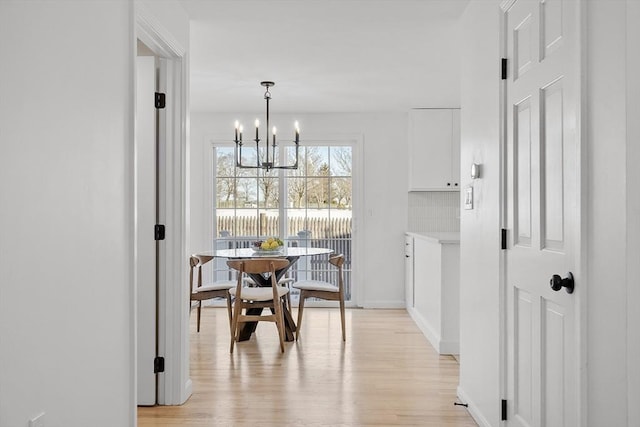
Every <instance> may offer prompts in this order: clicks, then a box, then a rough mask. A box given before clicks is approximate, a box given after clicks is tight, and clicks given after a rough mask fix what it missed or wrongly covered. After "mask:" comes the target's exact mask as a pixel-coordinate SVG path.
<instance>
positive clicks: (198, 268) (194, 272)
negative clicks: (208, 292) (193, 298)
mask: <svg viewBox="0 0 640 427" xmlns="http://www.w3.org/2000/svg"><path fill="white" fill-rule="evenodd" d="M212 259H213V257H212V256H210V255H191V256H190V257H189V265H190V267H191V268H190V269H189V295H191V294H192V293H193V291H194V289H197V288H199V287H200V286H202V266H203V265H205V264H206V263H208V262H209V261H211V260H212Z"/></svg>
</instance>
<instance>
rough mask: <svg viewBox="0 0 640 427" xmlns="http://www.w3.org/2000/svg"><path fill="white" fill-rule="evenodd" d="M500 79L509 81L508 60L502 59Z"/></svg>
mask: <svg viewBox="0 0 640 427" xmlns="http://www.w3.org/2000/svg"><path fill="white" fill-rule="evenodd" d="M500 68H501V72H500V78H501V79H502V80H507V58H501V60H500Z"/></svg>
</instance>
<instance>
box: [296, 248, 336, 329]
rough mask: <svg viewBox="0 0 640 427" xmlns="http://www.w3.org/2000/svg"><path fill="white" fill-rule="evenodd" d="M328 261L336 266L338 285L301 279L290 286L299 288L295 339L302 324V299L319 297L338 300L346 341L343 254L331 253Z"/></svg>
mask: <svg viewBox="0 0 640 427" xmlns="http://www.w3.org/2000/svg"><path fill="white" fill-rule="evenodd" d="M329 262H330V263H331V264H332V265H334V266H335V267H337V268H338V285H337V286H336V285H335V284H333V283H330V282H325V281H322V280H301V281H298V282H294V283H293V285H291V286H292V287H294V288H296V289H298V290H300V299H299V302H298V323H297V326H296V340H297V339H298V337H299V336H300V329H301V326H302V311H303V310H304V300H305V299H307V298H319V299H324V300H329V301H339V302H340V321H341V323H342V341H346V334H345V324H344V278H343V272H342V265H343V264H344V255H343V254H339V255H333V256H331V257H330V258H329Z"/></svg>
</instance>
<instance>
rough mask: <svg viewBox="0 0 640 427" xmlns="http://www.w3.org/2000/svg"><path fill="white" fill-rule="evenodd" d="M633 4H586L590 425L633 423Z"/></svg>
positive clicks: (635, 409)
mask: <svg viewBox="0 0 640 427" xmlns="http://www.w3.org/2000/svg"><path fill="white" fill-rule="evenodd" d="M635 3H636V2H635V1H628V2H625V1H620V2H604V1H597V2H594V1H592V2H587V25H588V32H587V42H588V50H587V59H588V62H587V66H588V73H587V96H588V107H587V119H586V123H587V132H588V156H589V180H588V185H589V196H590V197H589V202H588V204H589V205H588V211H589V223H588V242H589V251H588V264H587V265H588V268H589V270H588V273H589V284H588V301H589V302H588V307H587V312H588V325H587V327H588V331H587V333H588V360H587V362H588V370H587V375H588V387H589V389H588V400H587V403H588V414H587V415H588V422H589V425H590V426H601V425H616V426H618V425H619V426H637V425H639V424H640V417H639V415H638V401H639V400H638V384H639V380H640V378H639V374H638V368H637V364H638V360H639V359H638V342H639V338H638V335H637V333H638V315H637V314H634V312H635V313H637V312H638V304H639V303H640V298H639V294H638V260H639V259H640V255H639V250H638V239H639V238H640V233H639V228H638V183H639V182H640V180H639V179H638V172H637V168H638V161H640V156H639V155H638V148H637V146H638V135H639V133H638V125H637V122H638V116H637V113H638V99H639V95H640V91H639V90H638V85H637V83H635V82H634V80H635V79H637V70H638V53H637V50H638V46H639V45H640V38H639V37H638V32H637V30H636V29H635V28H634V27H635V26H637V21H636V20H635V19H638V17H639V13H638V6H637V5H636V4H635ZM629 12H632V14H630V13H629ZM627 22H628V23H629V27H627ZM627 60H630V61H631V62H629V63H627ZM628 72H631V73H632V74H630V75H627V73H628ZM634 73H636V74H634ZM627 310H629V312H628V311H627ZM628 322H630V323H628ZM634 333H635V334H634ZM628 357H630V358H631V359H628ZM634 399H635V400H634Z"/></svg>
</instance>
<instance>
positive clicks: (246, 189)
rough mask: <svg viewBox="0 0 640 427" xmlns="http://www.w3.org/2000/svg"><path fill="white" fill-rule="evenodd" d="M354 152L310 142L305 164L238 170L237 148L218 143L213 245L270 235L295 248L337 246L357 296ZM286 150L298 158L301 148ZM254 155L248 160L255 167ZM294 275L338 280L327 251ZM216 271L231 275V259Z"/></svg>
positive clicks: (345, 146)
mask: <svg viewBox="0 0 640 427" xmlns="http://www.w3.org/2000/svg"><path fill="white" fill-rule="evenodd" d="M353 152H354V150H353V144H352V143H342V144H340V143H338V144H336V143H334V142H332V143H328V142H326V143H316V144H313V145H309V144H305V145H304V146H301V147H300V159H299V168H298V169H296V170H274V171H269V172H266V171H264V170H262V169H242V168H237V167H236V166H235V161H234V155H235V151H234V148H233V147H232V146H223V145H216V144H214V145H213V165H214V174H213V179H214V181H215V182H214V183H213V184H214V185H213V186H212V188H213V192H214V194H213V196H214V197H213V200H214V206H213V228H214V236H215V237H214V239H213V242H212V246H213V248H214V249H223V248H236V247H248V246H249V245H250V243H251V242H252V241H253V240H258V239H263V238H265V237H269V236H278V237H280V238H282V240H284V241H285V244H287V245H289V246H310V247H327V248H331V249H333V250H334V252H335V253H342V254H344V255H345V264H344V273H345V276H344V277H345V285H346V292H345V294H346V295H345V297H346V299H347V300H350V299H351V295H352V292H351V283H352V280H351V276H352V274H351V271H352V270H351V262H352V257H351V248H352V244H353V227H352V220H353V200H354V198H353V191H352V188H353V176H352V169H353ZM244 154H245V153H244V152H243V155H244ZM280 155H281V156H286V157H288V158H291V157H293V155H294V150H293V148H292V147H281V152H280ZM250 156H251V154H250V153H249V154H248V157H247V159H246V160H247V163H248V164H254V163H255V157H254V158H253V159H251V158H250ZM254 156H255V154H254ZM251 162H253V163H251ZM290 275H291V276H292V277H294V278H295V279H297V280H301V279H313V280H329V281H335V280H336V277H335V269H334V268H333V267H331V266H330V265H329V263H328V262H327V259H326V256H325V257H303V258H301V259H300V260H299V261H298V262H297V263H296V265H295V266H294V267H293V268H292V269H291V270H290ZM215 276H216V277H215V279H216V280H221V279H226V278H228V277H229V271H228V269H227V268H226V265H225V263H224V260H218V262H217V263H216V273H215ZM295 298H296V296H295V295H294V300H295Z"/></svg>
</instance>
